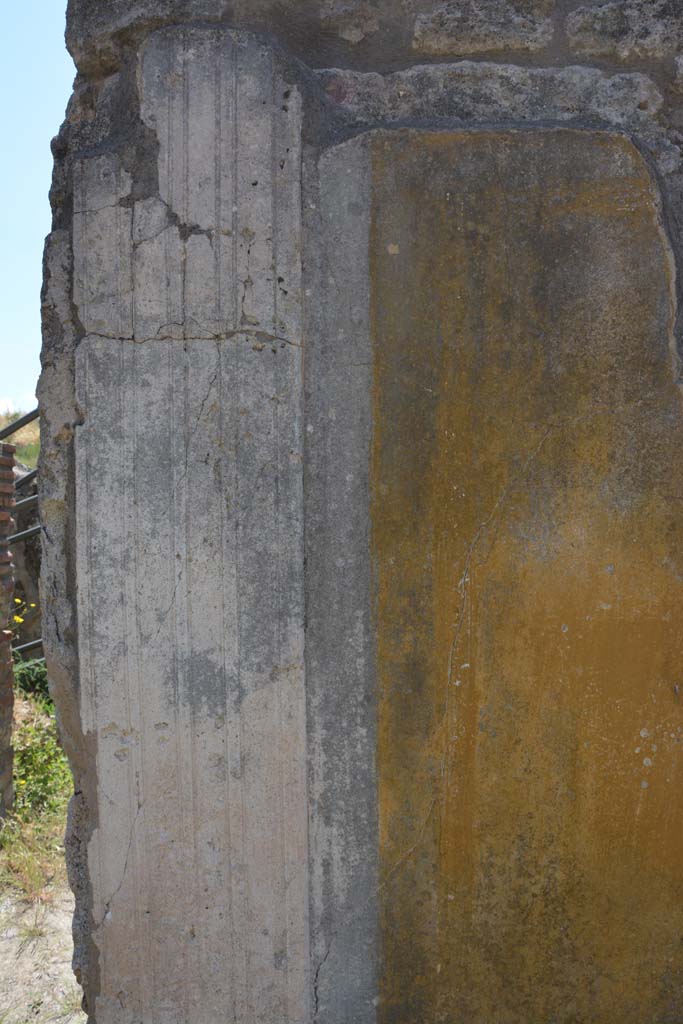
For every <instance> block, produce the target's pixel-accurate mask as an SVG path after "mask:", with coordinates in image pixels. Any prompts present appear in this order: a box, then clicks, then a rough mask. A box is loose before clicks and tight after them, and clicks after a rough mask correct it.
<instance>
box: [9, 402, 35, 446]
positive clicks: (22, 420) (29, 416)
mask: <svg viewBox="0 0 683 1024" xmlns="http://www.w3.org/2000/svg"><path fill="white" fill-rule="evenodd" d="M39 416H40V410H39V409H34V410H33V412H27V413H26V415H25V416H20V417H19V419H18V420H13V421H12V422H11V423H8V424H7V426H6V427H3V428H2V430H0V441H4V440H5V438H6V437H11V436H12V434H16V432H17V430H21V428H22V427H26V426H28V424H29V423H33V421H34V420H37V419H38V417H39Z"/></svg>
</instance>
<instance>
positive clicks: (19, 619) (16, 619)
mask: <svg viewBox="0 0 683 1024" xmlns="http://www.w3.org/2000/svg"><path fill="white" fill-rule="evenodd" d="M14 621H15V622H23V621H24V620H23V619H22V617H21V615H15V616H14Z"/></svg>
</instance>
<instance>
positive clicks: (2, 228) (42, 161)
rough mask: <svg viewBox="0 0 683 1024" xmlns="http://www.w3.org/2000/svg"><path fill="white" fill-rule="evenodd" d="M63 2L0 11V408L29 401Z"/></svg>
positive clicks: (67, 72) (67, 71) (66, 69)
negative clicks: (0, 116)
mask: <svg viewBox="0 0 683 1024" xmlns="http://www.w3.org/2000/svg"><path fill="white" fill-rule="evenodd" d="M65 9H66V0H23V2H22V3H18V4H9V5H8V7H7V10H6V11H5V14H4V17H3V47H2V61H0V95H2V96H3V97H4V103H3V109H4V113H3V124H2V129H3V131H2V145H1V149H2V159H0V195H2V197H3V206H2V217H1V219H0V238H1V240H2V254H3V259H2V271H1V272H0V308H2V329H1V330H0V357H1V362H0V366H2V368H3V373H2V377H1V379H0V411H4V410H6V409H7V408H8V407H9V408H13V409H21V410H26V409H28V408H31V407H33V405H34V404H35V398H34V389H35V386H36V382H37V379H38V373H39V372H40V361H39V356H40V283H41V261H42V251H43V241H44V239H45V235H46V234H47V233H48V231H49V230H50V204H49V201H48V190H49V188H50V178H51V174H52V155H51V153H50V140H51V138H52V137H53V135H56V134H57V131H58V130H59V126H60V124H61V123H62V121H63V120H64V111H65V109H66V104H67V100H68V98H69V95H70V92H71V85H72V82H73V78H74V75H75V69H74V65H73V62H72V60H71V57H70V56H69V54H68V53H67V51H66V49H65V47H64V19H65Z"/></svg>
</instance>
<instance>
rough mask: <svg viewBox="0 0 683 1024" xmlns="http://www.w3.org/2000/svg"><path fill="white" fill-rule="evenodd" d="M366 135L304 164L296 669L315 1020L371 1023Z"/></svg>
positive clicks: (373, 816) (373, 837)
mask: <svg viewBox="0 0 683 1024" xmlns="http://www.w3.org/2000/svg"><path fill="white" fill-rule="evenodd" d="M368 168H369V153H368V147H367V144H366V140H365V139H362V138H361V139H358V140H355V141H352V142H350V143H346V144H344V145H342V146H339V147H334V148H332V149H331V150H329V151H327V152H326V153H325V154H324V156H323V157H322V159H321V161H320V167H319V175H320V178H319V188H318V186H317V185H314V181H313V175H315V173H316V168H315V167H313V168H311V169H310V174H311V178H309V181H308V187H307V190H306V195H307V203H306V208H307V221H308V223H307V229H308V230H307V237H308V238H309V242H310V245H311V256H310V260H309V266H310V268H311V269H310V272H309V273H308V274H307V278H306V309H307V331H306V334H307V338H308V341H309V344H308V347H307V351H306V380H307V382H308V383H307V394H306V405H307V418H306V478H305V487H306V491H305V493H306V524H307V525H306V538H307V540H306V565H307V571H306V607H307V632H306V665H307V695H308V750H309V773H310V779H309V800H310V853H309V858H310V873H311V944H312V962H311V976H312V988H313V1007H314V1012H313V1017H312V1020H313V1021H314V1022H320V1024H337V1022H339V1021H347V1020H348V1021H354V1024H371V1022H373V1021H374V1020H375V1007H374V1003H373V1000H374V999H375V996H376V992H377V969H378V968H377V950H376V930H377V921H376V918H377V857H378V853H377V806H376V800H377V795H376V792H377V786H376V778H375V743H376V737H375V699H376V698H375V683H374V679H375V673H374V643H373V639H372V623H371V605H372V600H371V589H372V578H371V573H372V567H371V563H370V537H369V513H368V502H369V482H368V474H369V462H370V440H371V432H372V427H371V423H372V349H371V338H370V312H369V276H368V235H369V226H370V223H369V222H370V214H369V210H370V183H369V177H368Z"/></svg>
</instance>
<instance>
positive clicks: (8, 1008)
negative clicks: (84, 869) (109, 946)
mask: <svg viewBox="0 0 683 1024" xmlns="http://www.w3.org/2000/svg"><path fill="white" fill-rule="evenodd" d="M72 914H73V897H72V895H71V892H70V891H69V890H68V889H58V890H55V891H52V892H50V893H49V900H46V901H38V902H27V901H25V900H22V899H20V897H18V896H16V895H14V894H12V893H7V892H5V893H3V894H2V895H0V1024H47V1022H48V1021H50V1022H59V1024H85V1022H86V1019H87V1018H86V1016H85V1014H84V1013H83V1012H82V1011H81V1009H80V1002H81V990H80V988H79V986H78V985H77V984H76V979H75V978H74V975H73V973H72V970H71V952H72V948H73V947H72V940H71V916H72Z"/></svg>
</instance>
